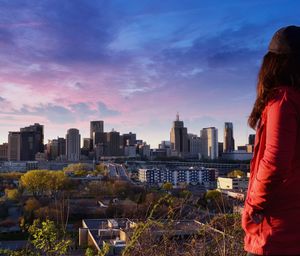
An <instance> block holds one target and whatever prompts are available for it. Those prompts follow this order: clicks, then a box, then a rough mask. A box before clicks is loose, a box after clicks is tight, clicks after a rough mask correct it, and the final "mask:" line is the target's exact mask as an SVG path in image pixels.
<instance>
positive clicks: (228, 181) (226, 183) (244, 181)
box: [217, 177, 249, 191]
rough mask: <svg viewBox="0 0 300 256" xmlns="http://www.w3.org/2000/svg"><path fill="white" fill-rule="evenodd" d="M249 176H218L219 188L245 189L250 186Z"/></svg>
mask: <svg viewBox="0 0 300 256" xmlns="http://www.w3.org/2000/svg"><path fill="white" fill-rule="evenodd" d="M248 181H249V180H248V178H242V177H241V178H226V177H218V180H217V186H218V188H219V189H225V190H238V191H244V190H247V188H248Z"/></svg>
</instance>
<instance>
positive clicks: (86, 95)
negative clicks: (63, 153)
mask: <svg viewBox="0 0 300 256" xmlns="http://www.w3.org/2000/svg"><path fill="white" fill-rule="evenodd" d="M299 7H300V2H299V1H276V0H272V1H199V0H195V1H181V0H173V1H156V0H151V1H142V0H139V1H137V0H136V1H125V0H124V1H116V0H110V1H84V0H72V1H71V0H70V1H66V0H59V1H58V0H57V1H55V0H53V1H46V0H44V1H13V0H9V1H1V0H0V46H1V47H0V65H1V69H0V92H1V94H0V107H1V108H0V142H5V141H7V134H8V131H11V130H12V131H13V130H18V129H19V128H20V127H24V126H27V125H29V124H32V123H34V122H40V123H42V124H44V125H45V139H52V138H55V137H56V136H65V134H66V130H67V129H68V128H71V127H77V128H79V129H80V132H81V134H82V137H87V136H88V134H89V121H90V120H104V121H105V130H107V131H109V130H111V129H112V128H115V129H116V130H118V131H120V132H121V133H125V132H129V131H132V132H136V133H137V135H138V138H140V139H144V140H146V141H147V142H148V143H150V144H151V146H152V147H156V146H157V144H158V143H159V142H160V141H161V140H167V139H169V132H170V128H171V125H172V121H173V120H174V119H175V115H176V113H177V112H179V113H180V117H181V119H182V120H183V121H184V122H185V125H186V126H187V127H188V131H189V132H191V133H195V134H198V135H199V133H200V129H202V128H203V127H207V126H216V127H217V128H218V129H219V140H220V141H222V140H223V125H224V122H226V121H232V122H233V124H234V135H235V138H236V144H238V145H242V144H245V143H246V142H247V137H248V135H249V134H250V133H253V130H251V129H250V128H249V127H248V126H247V124H246V123H247V117H248V115H249V112H250V111H251V107H252V105H253V102H254V99H255V86H256V77H257V71H258V69H259V65H260V62H261V59H262V57H263V55H264V54H265V53H266V51H267V46H268V42H269V40H270V38H271V37H272V35H273V33H274V32H275V31H276V30H277V29H278V28H280V27H282V26H286V25H290V24H295V25H297V24H298V23H297V22H298V20H299V11H298V10H299Z"/></svg>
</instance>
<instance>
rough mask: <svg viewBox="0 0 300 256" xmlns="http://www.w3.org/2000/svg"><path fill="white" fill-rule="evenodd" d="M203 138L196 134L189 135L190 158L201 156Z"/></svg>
mask: <svg viewBox="0 0 300 256" xmlns="http://www.w3.org/2000/svg"><path fill="white" fill-rule="evenodd" d="M201 147H202V146H201V138H200V137H198V136H197V135H196V134H188V151H189V154H190V157H196V158H198V157H199V155H201Z"/></svg>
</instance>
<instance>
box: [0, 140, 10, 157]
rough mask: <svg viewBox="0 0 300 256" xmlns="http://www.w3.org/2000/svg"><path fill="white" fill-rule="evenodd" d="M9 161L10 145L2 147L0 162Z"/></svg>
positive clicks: (6, 144)
mask: <svg viewBox="0 0 300 256" xmlns="http://www.w3.org/2000/svg"><path fill="white" fill-rule="evenodd" d="M7 159H8V143H3V144H1V145H0V161H7Z"/></svg>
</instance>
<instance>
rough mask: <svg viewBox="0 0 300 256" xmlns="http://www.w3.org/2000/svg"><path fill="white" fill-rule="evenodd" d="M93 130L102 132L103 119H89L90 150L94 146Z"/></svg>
mask: <svg viewBox="0 0 300 256" xmlns="http://www.w3.org/2000/svg"><path fill="white" fill-rule="evenodd" d="M94 132H100V133H103V132H104V121H91V122H90V139H91V144H90V149H91V150H92V149H93V148H94V147H95V145H96V144H95V142H94V141H93V136H94Z"/></svg>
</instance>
